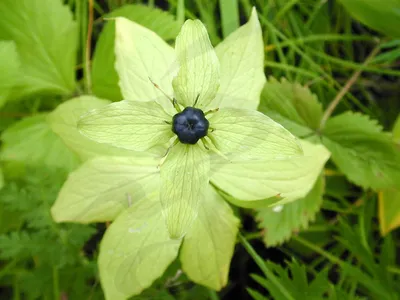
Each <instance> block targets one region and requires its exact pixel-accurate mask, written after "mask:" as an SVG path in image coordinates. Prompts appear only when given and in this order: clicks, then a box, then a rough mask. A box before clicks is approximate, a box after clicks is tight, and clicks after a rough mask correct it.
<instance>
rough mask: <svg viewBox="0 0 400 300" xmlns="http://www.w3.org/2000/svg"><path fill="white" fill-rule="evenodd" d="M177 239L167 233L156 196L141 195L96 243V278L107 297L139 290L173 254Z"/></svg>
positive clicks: (111, 298)
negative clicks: (97, 253)
mask: <svg viewBox="0 0 400 300" xmlns="http://www.w3.org/2000/svg"><path fill="white" fill-rule="evenodd" d="M180 244H181V241H180V240H178V241H177V240H171V239H170V238H169V237H168V232H167V229H166V228H165V224H164V220H163V217H162V209H161V204H160V202H159V201H158V197H153V198H152V199H145V200H143V201H139V202H138V203H136V204H134V205H133V206H132V207H130V208H129V209H128V210H126V211H125V212H123V213H122V214H121V215H119V216H118V218H117V219H116V220H115V222H113V223H112V224H111V226H110V227H109V228H108V229H107V232H106V234H105V235H104V238H103V240H102V241H101V245H100V254H99V259H98V262H99V271H100V281H101V285H102V287H103V290H104V294H105V298H106V299H107V300H120V299H121V300H123V299H128V298H130V297H131V296H134V295H138V294H140V293H141V292H142V291H143V290H144V289H146V288H148V287H149V286H150V285H151V284H152V283H153V282H154V281H155V280H156V279H157V278H159V277H160V276H161V275H162V274H163V273H164V271H165V270H166V268H167V267H168V265H169V264H170V263H172V261H173V260H174V259H175V258H176V256H177V255H178V251H179V246H180Z"/></svg>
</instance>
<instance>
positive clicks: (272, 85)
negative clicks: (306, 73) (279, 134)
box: [259, 77, 322, 136]
mask: <svg viewBox="0 0 400 300" xmlns="http://www.w3.org/2000/svg"><path fill="white" fill-rule="evenodd" d="M259 109H260V111H262V112H263V113H265V114H266V115H268V116H269V117H271V118H272V119H274V120H275V121H276V122H278V123H280V124H282V125H283V126H284V127H285V128H286V129H287V130H289V131H290V132H291V133H293V134H294V135H296V136H306V135H309V134H311V133H313V132H314V131H315V130H316V129H317V128H318V127H319V123H320V121H321V118H322V105H321V103H319V102H318V99H317V97H316V96H315V95H314V94H312V93H311V91H310V89H309V88H307V87H303V86H302V85H300V84H299V83H290V82H288V81H287V80H286V79H281V81H280V82H279V81H278V80H276V79H275V78H273V77H270V78H269V79H268V82H267V84H266V85H265V87H264V90H263V92H262V94H261V103H260V107H259Z"/></svg>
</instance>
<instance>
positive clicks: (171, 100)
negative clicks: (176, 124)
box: [148, 77, 181, 112]
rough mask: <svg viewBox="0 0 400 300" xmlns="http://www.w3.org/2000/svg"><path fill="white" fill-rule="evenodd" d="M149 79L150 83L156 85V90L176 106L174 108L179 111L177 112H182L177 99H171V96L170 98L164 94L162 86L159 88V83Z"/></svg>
mask: <svg viewBox="0 0 400 300" xmlns="http://www.w3.org/2000/svg"><path fill="white" fill-rule="evenodd" d="M148 78H149V80H150V82H151V83H152V84H153V85H154V87H155V88H156V89H158V90H159V91H160V92H161V93H162V94H163V95H164V96H165V97H167V99H168V100H169V101H170V102H171V103H172V105H173V106H174V108H175V109H176V111H177V112H181V108H180V107H179V104H178V102H177V101H176V99H175V98H171V97H170V96H168V95H167V93H166V92H164V91H163V90H162V89H161V88H160V86H159V85H158V84H157V83H155V82H154V81H153V80H151V78H150V77H148Z"/></svg>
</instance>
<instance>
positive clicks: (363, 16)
mask: <svg viewBox="0 0 400 300" xmlns="http://www.w3.org/2000/svg"><path fill="white" fill-rule="evenodd" d="M340 2H341V3H342V4H343V5H344V7H345V8H346V9H347V10H348V11H349V13H350V14H351V15H352V16H353V17H354V18H356V19H357V20H359V21H360V22H362V23H364V24H365V25H367V26H369V27H371V28H373V29H375V30H378V31H381V32H383V33H385V34H387V35H390V36H394V37H400V1H399V0H385V2H384V5H383V2H382V1H381V0H340Z"/></svg>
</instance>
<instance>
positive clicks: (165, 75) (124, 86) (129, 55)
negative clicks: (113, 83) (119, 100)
mask: <svg viewBox="0 0 400 300" xmlns="http://www.w3.org/2000/svg"><path fill="white" fill-rule="evenodd" d="M115 30H116V32H115V55H116V60H115V68H116V71H117V73H118V75H119V85H120V88H121V93H122V96H123V98H124V99H125V100H132V101H149V100H157V101H158V102H159V103H160V104H161V105H162V106H163V107H164V108H165V109H167V110H169V109H172V105H171V103H169V100H168V99H167V98H166V97H165V96H164V95H163V94H162V93H161V92H160V91H159V90H158V89H156V88H155V87H154V85H153V84H152V83H151V81H150V79H151V80H152V81H153V82H155V83H156V84H158V85H159V86H160V88H161V89H162V90H163V91H164V92H165V93H166V94H168V95H170V96H171V97H172V96H173V90H172V78H173V76H174V75H175V74H174V70H175V72H176V64H175V51H174V49H173V48H172V47H171V46H169V45H168V44H167V43H166V42H165V41H164V40H163V39H162V38H161V37H159V36H158V35H157V34H156V33H154V32H153V31H151V30H149V29H147V28H145V27H143V26H141V25H139V24H137V23H135V22H132V21H129V20H128V19H126V18H123V17H118V18H116V27H115ZM149 78H150V79H149Z"/></svg>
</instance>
